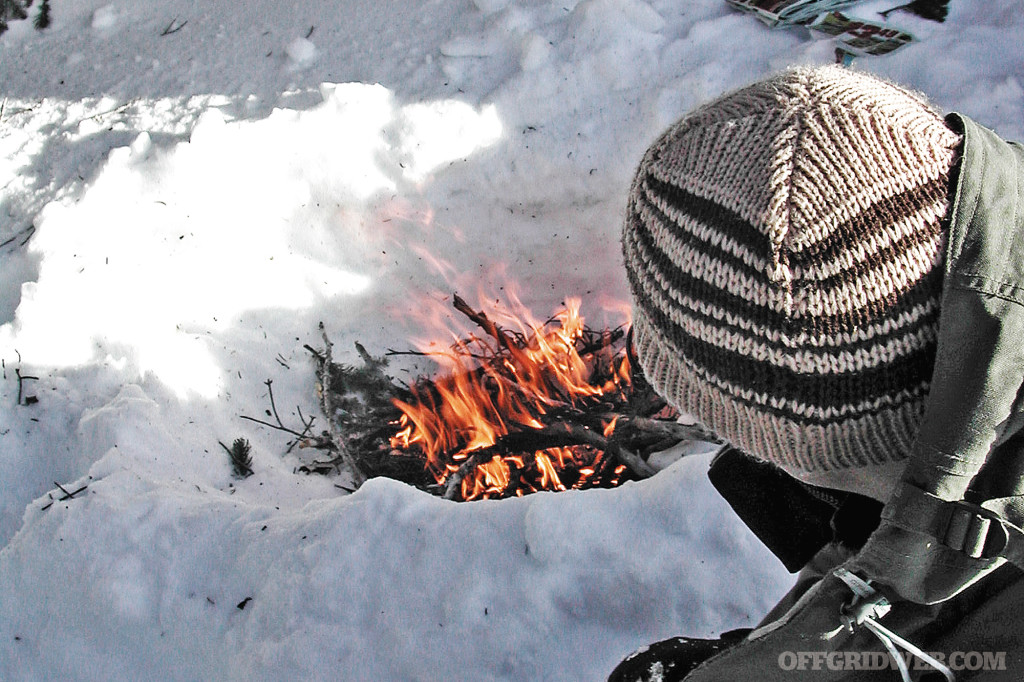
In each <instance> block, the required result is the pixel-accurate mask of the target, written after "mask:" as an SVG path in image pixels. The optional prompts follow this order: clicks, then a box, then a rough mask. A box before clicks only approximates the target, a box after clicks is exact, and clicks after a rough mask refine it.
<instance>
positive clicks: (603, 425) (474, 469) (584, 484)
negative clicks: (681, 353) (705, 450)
mask: <svg viewBox="0 0 1024 682" xmlns="http://www.w3.org/2000/svg"><path fill="white" fill-rule="evenodd" d="M453 305H454V307H455V309H456V310H457V311H458V312H459V313H461V314H462V315H464V316H465V317H466V318H468V320H470V321H472V322H473V323H474V325H475V328H477V329H478V330H479V331H478V332H476V333H471V334H469V335H468V336H466V337H464V338H459V339H457V340H456V341H455V342H454V343H452V344H450V345H447V346H445V347H443V349H442V350H428V351H418V352H414V354H417V355H425V356H428V357H430V358H431V359H433V360H434V361H435V362H437V364H438V365H439V366H440V368H441V369H440V370H439V371H438V372H437V373H436V374H435V375H434V376H431V377H421V378H419V379H417V380H416V381H415V383H413V384H412V385H400V384H397V383H395V382H394V381H393V380H392V379H390V378H389V377H388V376H387V375H386V374H385V373H384V368H385V367H386V360H385V359H381V358H374V357H372V356H371V355H370V354H369V353H367V352H366V350H365V349H363V348H362V346H359V345H358V344H357V349H358V351H359V354H360V356H361V358H362V363H363V366H361V367H349V366H344V365H340V364H337V363H335V362H333V360H332V344H331V342H330V340H329V339H328V337H327V335H326V333H324V334H323V339H324V344H325V348H324V350H322V351H321V350H317V349H314V348H312V347H309V346H307V347H306V348H307V350H309V351H310V352H311V353H312V354H313V357H314V359H315V360H316V363H317V371H318V379H319V382H318V390H319V392H320V402H321V408H322V411H323V412H324V415H325V416H326V418H327V421H328V426H329V430H328V431H325V432H324V433H323V434H322V435H321V436H319V437H312V438H306V439H305V440H304V441H303V444H304V445H312V446H313V447H318V448H321V449H324V450H328V451H330V452H331V457H330V459H328V460H326V461H318V462H315V463H314V464H313V465H311V467H310V470H312V471H321V472H323V473H326V472H328V471H335V470H339V469H346V470H348V471H349V472H350V474H351V475H352V477H353V479H354V481H355V485H359V484H361V482H362V481H363V480H365V479H366V478H372V477H375V476H387V477H390V478H395V479H398V480H401V481H405V482H407V483H409V484H412V485H415V486H417V487H419V488H422V489H424V490H428V491H431V492H433V493H435V494H439V495H443V496H444V497H446V498H448V499H457V500H472V499H482V498H494V497H509V496H515V495H524V494H528V493H531V492H535V491H538V490H567V489H584V488H593V487H611V486H615V485H618V484H620V483H622V482H623V481H626V480H633V479H638V478H645V477H648V476H650V475H652V474H653V473H655V471H654V468H653V467H652V466H651V465H650V464H649V463H648V458H649V457H650V455H651V454H652V453H654V452H660V451H663V450H665V449H668V448H670V447H672V446H674V445H677V444H679V443H680V442H682V441H690V440H713V436H711V435H710V434H708V433H706V432H704V431H703V430H701V429H700V428H699V427H696V426H690V425H684V424H680V423H678V421H677V420H676V414H675V413H674V412H673V411H672V410H671V408H669V407H668V406H667V405H666V404H665V403H664V401H662V399H661V398H659V397H658V396H657V395H656V394H655V393H654V391H653V390H652V389H651V388H650V386H649V385H648V384H647V382H646V381H644V379H643V377H642V376H641V375H640V373H639V371H638V367H637V365H636V363H635V362H634V361H633V358H632V355H631V349H630V336H629V333H628V331H627V327H626V326H620V327H618V328H615V329H603V330H599V331H598V330H593V329H590V328H589V327H587V326H586V325H585V324H584V319H583V317H582V316H581V315H580V310H579V308H580V303H579V301H578V300H570V301H567V302H566V303H565V305H564V306H563V307H562V309H561V310H559V311H558V312H557V313H556V314H555V315H554V316H553V317H552V318H550V319H549V320H547V321H546V322H543V323H537V322H529V321H527V320H529V319H530V318H529V315H528V313H526V312H525V311H517V315H516V316H515V317H510V316H508V315H505V314H502V315H500V316H493V313H492V316H488V314H487V313H485V312H483V311H482V310H478V309H474V308H472V307H471V306H470V305H469V304H467V303H466V302H465V301H464V300H463V299H462V298H460V297H459V296H457V295H456V296H453ZM495 317H500V319H494V318H495ZM499 322H500V324H499ZM321 331H323V329H322V326H321ZM408 353H409V351H406V352H405V353H403V354H408ZM390 354H400V353H398V352H396V351H390Z"/></svg>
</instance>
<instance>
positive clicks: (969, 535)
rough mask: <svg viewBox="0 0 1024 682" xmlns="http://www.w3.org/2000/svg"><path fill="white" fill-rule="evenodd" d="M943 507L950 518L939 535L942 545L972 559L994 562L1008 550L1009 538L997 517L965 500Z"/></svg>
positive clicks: (943, 524)
mask: <svg viewBox="0 0 1024 682" xmlns="http://www.w3.org/2000/svg"><path fill="white" fill-rule="evenodd" d="M944 506H945V507H946V510H948V511H947V516H946V519H945V522H944V523H940V525H939V533H938V534H937V537H938V540H939V542H941V543H942V544H943V545H945V546H946V547H949V548H950V549H953V550H956V551H958V552H962V553H964V554H966V555H967V556H969V557H971V558H972V559H991V558H993V557H996V556H999V555H1000V554H1002V552H1003V550H1005V549H1006V546H1007V544H1008V543H1009V540H1010V536H1009V533H1007V531H1006V528H1005V526H1004V525H1003V523H1002V520H1001V519H1000V518H999V517H998V516H997V515H996V514H994V513H992V512H990V511H988V510H987V509H984V508H983V507H979V506H977V505H974V504H971V503H969V502H963V501H959V502H947V503H946V504H945V505H944ZM943 526H945V528H943Z"/></svg>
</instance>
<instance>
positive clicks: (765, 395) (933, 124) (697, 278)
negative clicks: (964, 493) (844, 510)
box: [623, 67, 959, 479]
mask: <svg viewBox="0 0 1024 682" xmlns="http://www.w3.org/2000/svg"><path fill="white" fill-rule="evenodd" d="M958 145H959V137H958V136H957V135H956V134H954V133H953V132H952V131H950V130H949V128H947V127H946V125H945V123H944V122H943V119H942V118H941V116H940V115H939V114H937V113H935V112H934V111H933V110H932V109H931V108H930V107H929V106H928V105H927V104H926V103H925V102H924V101H923V100H921V99H920V98H918V97H917V96H915V95H913V94H911V93H909V92H907V91H905V90H903V89H901V88H898V87H896V86H894V85H892V84H890V83H887V82H884V81H881V80H878V79H876V78H874V77H871V76H868V75H866V74H862V73H858V72H855V71H851V70H849V69H843V68H840V67H823V68H798V69H792V70H789V71H785V72H783V73H781V74H778V75H776V76H774V77H772V78H769V79H767V80H765V81H762V82H759V83H756V84H754V85H751V86H749V87H746V88H744V89H742V90H739V91H737V92H735V93H733V94H730V95H727V96H725V97H723V98H721V99H719V100H716V101H714V102H712V103H710V104H708V105H706V106H704V107H702V108H700V109H698V110H697V111H695V112H693V113H692V114H690V115H689V116H687V117H685V118H683V119H682V120H681V121H679V122H678V123H677V124H676V125H674V126H673V127H672V128H670V129H669V130H668V131H667V132H666V133H665V134H664V135H662V137H661V138H660V139H659V140H658V141H657V142H656V143H655V144H654V145H653V146H652V147H651V148H650V149H649V150H648V152H647V154H646V155H645V156H644V159H643V161H642V163H641V165H640V169H639V171H638V173H637V176H636V179H635V181H634V183H633V187H632V190H631V193H630V201H629V206H628V217H627V219H626V224H625V228H624V234H623V249H624V255H625V263H626V269H627V273H628V277H629V282H630V286H631V289H632V293H633V298H634V321H633V324H634V342H635V344H636V351H637V355H638V356H639V359H640V364H641V366H642V369H643V371H644V373H645V374H646V376H647V378H648V380H649V381H651V383H652V384H653V386H654V387H655V388H656V389H657V390H658V391H659V393H661V394H662V395H663V396H665V397H666V398H667V399H668V400H669V401H670V402H671V403H673V404H674V405H676V406H677V407H678V408H680V409H681V410H683V411H684V412H688V413H690V414H692V415H693V416H695V417H696V418H697V419H699V420H700V421H702V422H703V423H704V424H705V425H706V426H708V427H709V428H711V429H712V430H714V431H715V432H716V433H718V434H719V435H720V436H722V437H723V438H725V439H727V440H729V441H730V442H731V443H732V444H733V445H734V446H736V447H738V448H740V449H742V450H744V451H746V452H747V453H749V454H752V455H754V456H756V457H759V458H761V459H765V460H768V461H771V462H774V463H776V464H778V465H780V466H782V467H783V468H784V469H786V470H788V471H790V472H791V473H794V474H795V475H797V476H799V477H801V478H805V479H813V478H819V477H820V476H821V475H822V474H827V473H828V472H835V471H837V470H847V471H849V470H851V469H852V468H857V467H870V466H878V465H885V464H890V463H892V462H895V461H899V460H902V459H905V458H906V457H907V455H908V454H909V449H910V444H911V441H912V440H913V439H914V436H915V434H916V430H917V424H918V422H919V420H920V417H921V414H922V411H923V402H924V397H925V395H926V393H927V392H928V385H929V381H930V378H931V373H932V367H933V364H934V357H935V343H936V335H937V323H938V307H939V297H940V294H941V287H942V267H941V264H942V261H943V253H944V244H945V227H946V223H945V222H944V221H945V215H946V212H947V207H948V197H947V194H948V185H949V176H950V171H951V166H952V164H953V162H954V159H955V156H956V152H957V148H958ZM809 474H810V475H809Z"/></svg>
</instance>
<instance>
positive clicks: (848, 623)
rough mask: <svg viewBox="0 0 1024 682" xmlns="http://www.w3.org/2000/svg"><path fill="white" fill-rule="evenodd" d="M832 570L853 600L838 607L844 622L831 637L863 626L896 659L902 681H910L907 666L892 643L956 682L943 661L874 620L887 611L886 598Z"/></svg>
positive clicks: (847, 574)
mask: <svg viewBox="0 0 1024 682" xmlns="http://www.w3.org/2000/svg"><path fill="white" fill-rule="evenodd" d="M833 573H834V574H835V576H836V577H837V578H839V579H840V580H842V581H843V582H844V583H846V585H847V586H848V587H849V588H850V590H851V591H852V592H853V594H854V599H853V601H852V602H851V603H850V604H848V605H844V606H843V607H842V609H841V610H840V613H841V614H842V617H843V620H844V624H843V626H842V627H840V628H839V629H837V630H836V631H835V632H834V633H831V635H830V636H834V635H836V634H838V633H839V632H840V631H841V630H844V629H845V630H847V631H848V632H853V629H854V626H856V625H863V626H864V627H866V628H867V629H868V630H870V631H871V633H872V634H874V635H875V636H876V637H878V640H879V641H880V642H881V643H882V645H883V646H885V648H886V650H887V651H888V652H889V655H890V656H891V657H892V659H893V660H894V661H895V662H896V667H897V668H899V671H900V677H902V678H903V682H911V679H910V669H909V668H908V667H907V661H906V659H905V658H904V657H903V656H902V655H901V654H900V652H899V650H898V649H897V648H896V645H899V646H900V647H902V648H903V650H904V651H906V652H908V653H909V654H911V655H912V656H915V657H917V658H919V659H921V660H922V661H924V662H925V663H927V664H928V665H930V666H931V667H933V668H934V669H936V670H938V671H939V672H940V673H942V675H943V676H944V677H945V678H946V680H947V682H956V677H955V676H954V675H953V671H952V670H950V669H949V668H948V667H947V666H946V665H945V664H943V663H942V662H940V661H938V660H937V659H936V658H935V657H934V656H931V655H929V654H928V653H927V652H925V651H924V650H922V649H921V648H920V647H918V646H915V645H914V644H911V643H910V642H908V641H907V640H905V639H903V638H902V637H900V636H899V635H897V634H896V633H895V632H893V631H892V630H890V629H889V628H887V627H885V626H884V625H882V624H881V623H879V622H878V620H879V619H880V618H882V617H883V616H885V614H887V613H889V610H890V609H891V608H892V605H891V604H890V603H889V600H888V599H886V598H885V597H884V596H883V595H882V594H880V593H879V592H878V591H877V590H876V589H875V588H873V587H871V584H870V583H868V582H867V581H866V580H864V579H862V578H861V577H860V576H858V575H856V574H854V573H851V572H850V571H848V570H846V569H845V568H842V567H840V568H837V569H835V571H833Z"/></svg>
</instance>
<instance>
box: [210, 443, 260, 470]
mask: <svg viewBox="0 0 1024 682" xmlns="http://www.w3.org/2000/svg"><path fill="white" fill-rule="evenodd" d="M217 442H218V443H220V446H221V447H222V448H224V451H225V452H227V453H228V457H230V458H231V469H232V471H234V474H235V476H236V477H238V478H248V477H249V476H252V455H251V454H250V452H251V451H252V447H251V446H250V445H249V441H247V440H246V439H244V438H236V439H235V442H234V443H232V444H231V447H230V448H229V447H228V446H227V445H224V443H221V442H220V441H217Z"/></svg>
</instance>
